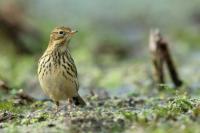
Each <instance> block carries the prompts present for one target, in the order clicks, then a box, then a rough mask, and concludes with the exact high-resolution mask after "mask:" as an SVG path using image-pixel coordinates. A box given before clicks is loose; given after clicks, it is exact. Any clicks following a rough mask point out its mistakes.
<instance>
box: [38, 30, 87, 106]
mask: <svg viewBox="0 0 200 133" xmlns="http://www.w3.org/2000/svg"><path fill="white" fill-rule="evenodd" d="M75 33H77V30H72V29H71V28H70V27H65V26H59V27H56V28H54V29H53V31H52V32H51V34H50V40H49V44H48V47H47V49H46V50H45V52H44V53H43V55H42V56H41V58H40V59H39V61H38V71H37V73H38V79H39V83H40V86H41V88H42V90H43V91H44V93H45V94H46V95H48V96H49V98H50V99H52V100H53V101H54V102H55V103H56V105H57V106H56V107H57V109H58V108H59V102H60V101H61V100H66V101H67V103H68V107H69V108H71V107H72V106H73V105H76V106H85V105H86V103H85V101H84V100H83V99H82V97H81V96H80V95H79V93H78V90H79V82H78V74H77V69H76V65H75V63H74V60H73V58H72V56H71V54H70V51H69V43H70V40H71V38H72V37H73V36H74V35H75Z"/></svg>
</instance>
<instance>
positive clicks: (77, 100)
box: [73, 94, 86, 106]
mask: <svg viewBox="0 0 200 133" xmlns="http://www.w3.org/2000/svg"><path fill="white" fill-rule="evenodd" d="M73 102H74V104H75V105H76V106H85V105H86V103H85V101H84V100H83V99H82V97H81V96H80V95H79V94H78V95H77V96H75V97H73Z"/></svg>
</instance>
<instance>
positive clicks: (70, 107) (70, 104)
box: [67, 98, 73, 110]
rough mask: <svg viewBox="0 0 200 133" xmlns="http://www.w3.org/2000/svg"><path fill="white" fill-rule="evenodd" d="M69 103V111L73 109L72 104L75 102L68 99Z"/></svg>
mask: <svg viewBox="0 0 200 133" xmlns="http://www.w3.org/2000/svg"><path fill="white" fill-rule="evenodd" d="M67 102H68V106H67V107H68V110H71V109H72V106H73V104H72V103H73V102H72V99H71V98H68V99H67Z"/></svg>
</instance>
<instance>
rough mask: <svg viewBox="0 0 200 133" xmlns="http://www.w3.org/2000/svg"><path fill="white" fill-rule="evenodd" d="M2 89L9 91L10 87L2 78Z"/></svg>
mask: <svg viewBox="0 0 200 133" xmlns="http://www.w3.org/2000/svg"><path fill="white" fill-rule="evenodd" d="M0 90H2V91H3V92H5V93H9V91H10V87H9V86H8V85H7V84H6V83H5V82H4V81H2V80H0Z"/></svg>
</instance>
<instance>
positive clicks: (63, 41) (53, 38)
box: [49, 26, 77, 48]
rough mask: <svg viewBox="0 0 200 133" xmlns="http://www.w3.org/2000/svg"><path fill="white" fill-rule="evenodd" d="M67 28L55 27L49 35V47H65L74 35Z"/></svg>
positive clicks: (74, 31) (73, 31) (73, 32)
mask: <svg viewBox="0 0 200 133" xmlns="http://www.w3.org/2000/svg"><path fill="white" fill-rule="evenodd" d="M76 32H77V31H76V30H72V29H71V28H69V27H64V26H62V27H56V28H55V29H54V30H53V31H52V32H51V35H50V42H49V45H50V46H51V47H52V46H53V47H54V48H55V47H56V48H57V47H67V45H68V43H69V41H70V39H71V37H72V36H73V35H74V34H75V33H76Z"/></svg>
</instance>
